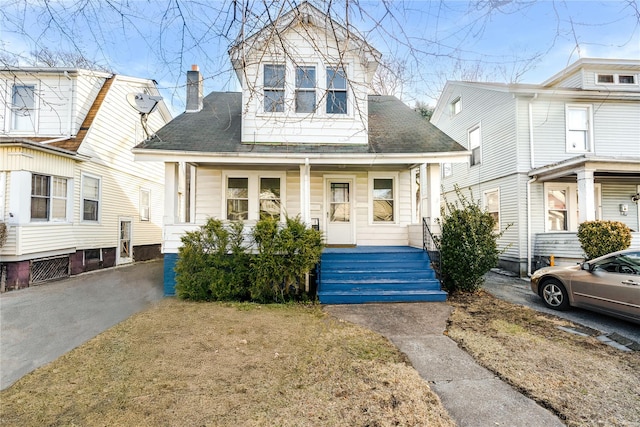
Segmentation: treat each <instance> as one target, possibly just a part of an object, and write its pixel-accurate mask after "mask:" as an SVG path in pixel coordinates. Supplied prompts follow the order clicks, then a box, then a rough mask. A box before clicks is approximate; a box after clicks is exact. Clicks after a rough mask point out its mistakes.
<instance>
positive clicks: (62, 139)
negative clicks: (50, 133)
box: [43, 70, 73, 144]
mask: <svg viewBox="0 0 640 427" xmlns="http://www.w3.org/2000/svg"><path fill="white" fill-rule="evenodd" d="M64 76H65V77H66V78H67V80H69V99H68V102H67V119H68V121H69V123H68V125H69V127H68V128H67V135H66V136H61V137H59V138H54V139H49V140H47V141H43V144H50V143H52V142H58V141H65V140H67V139H71V129H72V127H73V126H72V124H73V116H72V114H71V104H73V80H71V77H69V72H68V71H66V70H65V72H64Z"/></svg>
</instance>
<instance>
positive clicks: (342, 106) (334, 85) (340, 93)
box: [327, 67, 347, 114]
mask: <svg viewBox="0 0 640 427" xmlns="http://www.w3.org/2000/svg"><path fill="white" fill-rule="evenodd" d="M327 114H347V73H346V72H345V70H344V68H342V67H337V68H333V67H327Z"/></svg>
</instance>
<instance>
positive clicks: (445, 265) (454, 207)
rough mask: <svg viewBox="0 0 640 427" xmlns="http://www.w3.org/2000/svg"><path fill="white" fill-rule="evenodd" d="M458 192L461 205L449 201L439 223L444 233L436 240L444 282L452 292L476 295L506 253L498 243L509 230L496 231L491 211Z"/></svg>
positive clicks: (457, 188) (456, 189)
mask: <svg viewBox="0 0 640 427" xmlns="http://www.w3.org/2000/svg"><path fill="white" fill-rule="evenodd" d="M455 192H456V195H457V198H458V201H459V203H460V206H458V203H449V202H446V201H445V209H446V210H444V209H443V212H442V218H441V219H440V220H439V223H440V227H441V231H442V234H441V236H439V237H438V236H436V239H435V240H436V244H437V245H438V247H439V249H440V262H441V272H442V280H443V285H444V287H445V289H446V290H447V291H449V292H451V293H455V292H459V291H460V292H474V291H476V290H478V289H479V288H480V287H481V286H482V284H483V283H484V275H485V274H486V273H487V272H488V271H489V270H490V269H491V268H493V267H495V266H496V265H498V259H499V256H500V254H501V253H502V252H504V250H499V249H498V243H497V240H498V238H500V237H501V236H502V234H503V233H504V231H506V228H505V230H503V231H501V232H496V231H495V225H496V220H495V218H494V217H493V216H492V215H491V214H490V213H489V212H486V211H483V210H482V209H480V207H479V203H474V202H473V201H472V200H469V199H467V197H466V196H464V195H463V194H462V192H461V191H460V188H459V187H457V186H456V187H455ZM508 227H509V226H507V228H508Z"/></svg>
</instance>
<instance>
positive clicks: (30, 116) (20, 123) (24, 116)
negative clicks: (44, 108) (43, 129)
mask: <svg viewBox="0 0 640 427" xmlns="http://www.w3.org/2000/svg"><path fill="white" fill-rule="evenodd" d="M35 89H36V88H35V86H33V85H15V86H13V94H12V106H11V109H12V111H13V117H12V123H11V129H12V130H17V131H31V132H33V131H34V130H35Z"/></svg>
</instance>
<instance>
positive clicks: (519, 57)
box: [0, 0, 640, 114]
mask: <svg viewBox="0 0 640 427" xmlns="http://www.w3.org/2000/svg"><path fill="white" fill-rule="evenodd" d="M244 3H245V4H248V5H249V6H250V11H251V12H254V14H253V15H249V16H248V22H249V23H250V24H251V25H254V26H259V25H261V23H264V22H265V21H264V20H265V17H266V16H267V15H266V14H265V13H264V7H265V4H269V12H270V13H271V15H272V16H273V15H274V14H277V13H278V12H279V11H280V10H285V11H286V10H288V9H289V8H290V7H291V6H292V5H293V4H295V3H296V2H295V1H294V0H245V1H244ZM311 3H312V4H314V5H317V6H318V7H319V8H320V9H325V10H326V7H327V6H326V5H327V2H326V1H323V0H312V1H311ZM79 4H83V5H85V6H84V8H83V9H78V5H79ZM349 4H350V5H351V7H352V9H351V14H350V16H349V22H350V24H352V25H353V26H354V28H355V29H357V30H358V31H359V32H360V34H361V35H362V36H364V37H366V39H367V41H369V42H370V43H371V44H372V45H373V46H374V47H376V48H377V49H378V50H379V51H381V52H382V54H383V58H385V59H388V58H394V60H395V61H400V62H402V63H404V65H405V70H406V71H405V78H406V79H407V84H406V85H405V86H404V88H403V91H402V94H401V95H402V98H403V100H404V101H405V102H407V103H409V104H412V103H413V102H414V101H424V102H427V103H431V104H434V99H435V97H436V96H437V95H438V92H439V91H440V90H441V89H442V86H443V85H444V82H445V81H446V80H447V79H463V78H476V79H479V80H488V81H500V82H508V81H519V82H523V83H539V82H542V81H543V80H545V79H546V78H548V77H550V76H551V75H553V74H555V73H556V72H558V71H560V70H561V69H562V68H563V67H565V66H566V65H568V64H570V63H572V62H574V61H575V60H577V59H579V58H581V57H602V58H633V59H640V27H639V25H640V24H639V23H640V5H639V3H638V1H637V0H624V1H567V0H565V1H559V0H556V1H524V0H518V1H508V0H506V1H503V0H492V1H491V2H488V1H472V2H468V1H408V0H407V1H400V0H396V1H386V2H384V3H383V2H380V1H360V2H357V3H356V2H354V1H350V2H349ZM356 4H359V5H360V9H356V8H353V6H354V5H356ZM44 5H45V1H44V0H0V58H2V57H3V56H4V57H7V55H9V56H11V57H14V58H15V55H18V56H19V57H21V58H22V59H21V63H23V64H24V63H25V61H26V60H28V57H29V55H30V53H31V52H33V51H35V50H37V49H39V48H45V47H46V48H49V49H50V50H53V51H55V50H63V51H79V52H82V54H84V55H85V56H86V57H88V58H89V59H91V60H94V61H96V62H98V63H100V64H103V65H106V66H108V67H109V68H110V69H112V70H113V71H114V72H117V73H121V74H127V75H132V76H137V77H147V78H153V79H155V80H156V81H158V83H159V86H160V87H161V88H162V92H163V95H164V96H165V98H166V101H167V102H168V103H169V104H170V105H172V106H173V109H174V113H176V114H177V113H180V112H182V111H183V109H184V105H183V102H184V101H183V98H184V82H185V72H186V71H187V70H188V69H190V67H191V64H198V65H199V66H200V70H201V71H202V73H203V76H204V77H205V79H206V80H205V93H207V92H210V91H212V90H237V88H238V87H237V80H236V78H235V74H234V73H232V72H231V70H230V64H229V60H228V56H227V54H226V51H227V49H228V47H229V45H230V44H231V43H232V42H233V40H234V39H235V38H236V36H237V34H238V31H239V28H240V27H239V17H240V16H241V14H242V12H241V11H240V9H235V8H234V7H233V2H232V1H230V0H226V1H223V0H218V1H206V0H204V1H195V0H155V1H154V0H151V1H149V0H128V1H124V0H112V1H111V2H108V3H107V2H105V1H103V0H86V1H85V2H75V1H70V0H50V1H49V2H48V8H46V7H45V6H44ZM490 6H493V7H490ZM344 10H345V3H344V0H334V1H333V2H332V13H333V14H334V15H335V17H336V18H337V19H338V20H341V21H343V20H344V18H345V13H344ZM234 14H235V15H234ZM234 16H235V18H236V19H235V20H234Z"/></svg>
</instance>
